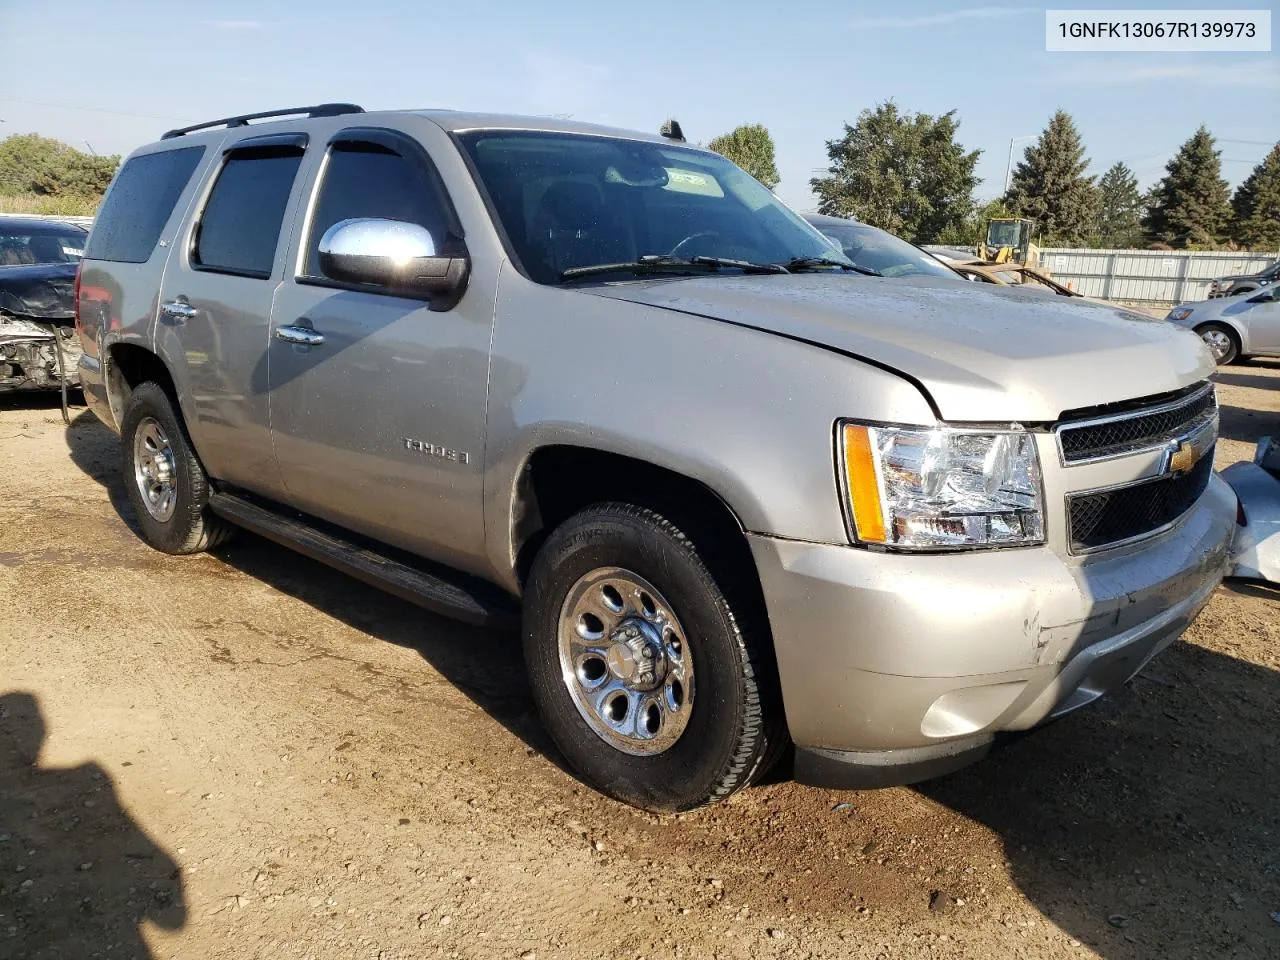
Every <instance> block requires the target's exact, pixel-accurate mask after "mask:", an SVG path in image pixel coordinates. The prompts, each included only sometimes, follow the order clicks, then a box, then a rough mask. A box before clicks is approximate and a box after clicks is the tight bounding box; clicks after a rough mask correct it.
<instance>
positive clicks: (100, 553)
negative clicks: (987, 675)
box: [0, 361, 1280, 960]
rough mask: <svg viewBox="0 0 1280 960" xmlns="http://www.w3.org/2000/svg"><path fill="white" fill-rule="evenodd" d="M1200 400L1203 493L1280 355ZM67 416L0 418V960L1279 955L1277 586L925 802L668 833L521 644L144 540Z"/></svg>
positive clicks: (258, 543) (279, 561)
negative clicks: (539, 689) (548, 705)
mask: <svg viewBox="0 0 1280 960" xmlns="http://www.w3.org/2000/svg"><path fill="white" fill-rule="evenodd" d="M1219 380H1220V383H1221V401H1222V405H1223V434H1224V439H1223V441H1222V442H1221V444H1220V447H1219V452H1218V459H1219V466H1222V465H1224V464H1226V463H1229V462H1231V461H1233V460H1236V459H1240V458H1242V457H1246V456H1249V455H1250V454H1251V442H1252V441H1253V440H1254V438H1255V437H1257V436H1258V435H1260V434H1263V433H1268V432H1270V433H1277V434H1280V362H1277V361H1255V362H1254V363H1252V364H1250V365H1247V366H1237V367H1231V368H1229V369H1228V370H1227V371H1225V372H1223V373H1222V374H1220V376H1219ZM73 414H74V419H73V423H72V425H71V426H70V427H69V428H67V427H64V425H63V424H62V422H61V419H60V417H59V415H58V411H57V407H56V403H55V401H53V400H48V401H39V402H36V401H33V400H31V399H30V398H27V399H23V400H15V399H14V398H7V399H0V958H5V960H8V958H14V960H18V958H21V960H37V958H40V960H43V958H58V960H81V958H88V957H104V958H112V957H130V958H132V957H139V958H144V957H151V956H154V957H156V958H163V957H177V958H190V960H210V958H257V957H263V958H272V960H275V958H293V957H305V958H316V960H322V958H323V960H328V958H341V960H349V958H368V960H376V958H381V960H408V958H417V957H458V958H489V957H494V958H512V960H514V958H524V960H531V958H535V957H536V958H540V960H551V958H597V957H600V958H619V960H635V958H640V957H643V958H648V960H657V958H695V957H696V958H701V957H707V958H712V957H719V958H744V957H766V958H772V957H788V958H792V957H797V958H798V957H849V958H868V960H869V958H941V957H965V958H977V957H990V958H1006V957H1025V958H1049V957H1104V958H1107V960H1121V958H1155V957H1160V958H1173V957H1198V958H1205V960H1210V958H1226V957H1232V958H1247V957H1258V958H1261V957H1270V958H1275V957H1280V919H1276V918H1280V592H1277V591H1275V590H1271V589H1269V588H1265V587H1261V586H1253V585H1245V584H1229V585H1227V586H1224V587H1223V588H1221V589H1220V590H1219V591H1218V593H1217V595H1216V596H1215V597H1214V598H1213V600H1212V602H1211V604H1210V605H1209V606H1208V607H1207V608H1206V610H1205V612H1204V613H1203V614H1202V615H1201V617H1200V618H1199V620H1198V621H1197V622H1196V623H1195V624H1194V625H1193V626H1192V628H1191V630H1190V631H1189V633H1188V634H1187V637H1186V641H1185V642H1182V643H1179V644H1177V645H1175V647H1173V648H1171V649H1170V650H1169V651H1168V652H1167V653H1165V654H1164V655H1162V656H1161V657H1160V659H1158V660H1157V661H1156V662H1155V663H1154V664H1152V666H1151V667H1150V668H1149V669H1148V671H1147V672H1146V673H1145V674H1144V675H1143V676H1142V677H1141V678H1139V679H1138V680H1136V681H1134V682H1133V683H1131V684H1130V685H1129V687H1128V688H1126V689H1125V690H1124V691H1123V692H1121V693H1119V694H1117V695H1116V696H1114V697H1111V698H1108V699H1107V700H1104V701H1102V702H1100V703H1099V704H1096V705H1094V706H1093V707H1091V708H1090V709H1088V710H1087V711H1084V712H1081V713H1077V714H1075V715H1073V716H1072V717H1070V718H1068V719H1067V720H1064V721H1063V722H1061V723H1058V724H1056V725H1054V726H1052V727H1050V728H1048V729H1045V730H1043V731H1041V732H1039V733H1037V734H1036V735H1034V736H1032V737H1029V738H1027V739H1024V740H1022V741H1019V742H1018V743H1017V744H1015V745H1013V746H1012V747H1010V748H1008V749H1007V750H1005V751H1003V752H1001V753H999V754H997V755H996V756H995V757H993V758H991V759H989V760H987V761H984V762H983V763H981V764H979V765H977V766H975V767H972V768H970V769H968V770H966V771H963V772H961V773H959V774H956V775H953V776H951V777H949V778H947V779H944V780H942V781H938V782H933V783H929V784H925V785H921V786H919V787H916V788H902V789H892V790H882V791H874V792H864V793H852V792H848V793H840V792H833V791H827V790H817V789H811V788H805V787H800V786H797V785H795V784H792V783H787V782H778V783H773V784H769V785H766V786H762V787H757V788H755V789H752V790H749V791H746V792H744V793H742V794H739V795H737V796H736V797H734V798H733V799H731V800H730V801H729V802H727V803H725V804H723V805H720V806H717V807H713V808H710V809H706V810H702V811H698V812H695V813H691V814H688V815H682V816H673V817H656V816H650V815H646V814H642V813H638V812H636V811H635V810H632V809H629V808H626V807H623V806H621V805H619V804H616V803H613V802H611V801H609V800H606V799H603V798H602V797H600V796H598V795H596V794H594V793H593V792H592V791H591V790H589V789H587V788H586V787H584V786H582V785H581V784H580V783H578V782H577V781H576V780H575V779H574V778H573V776H571V775H570V774H569V773H567V772H566V771H565V770H563V769H562V768H561V766H560V765H559V762H558V760H557V758H556V756H555V752H554V750H553V748H552V747H551V746H550V744H549V742H548V740H547V738H546V737H545V736H544V735H543V733H542V732H541V730H540V729H539V727H538V724H537V722H536V720H535V718H534V716H533V713H532V710H531V702H530V698H529V693H528V689H527V687H526V685H525V682H524V679H523V673H522V668H521V662H520V656H519V650H518V644H517V642H516V640H515V638H514V637H513V636H510V635H504V634H497V633H489V632H484V631H480V630H476V629H471V628H468V627H463V626H459V625H457V624H455V623H452V622H450V621H446V620H442V619H438V618H436V617H433V616H430V615H428V614H426V613H424V612H422V611H421V610H418V609H417V608H415V607H412V606H409V605H407V604H405V603H401V602H399V601H397V600H395V599H393V598H390V597H388V596H385V595H383V594H381V593H378V592H376V591H374V590H372V589H370V588H367V587H365V586H362V585H361V584H359V583H356V582H355V581H353V580H350V579H347V578H345V577H343V576H341V575H339V574H336V573H333V572H331V571H329V570H327V569H326V568H324V567H322V566H319V565H318V564H315V563H312V562H310V561H308V560H305V559H303V558H301V557H298V556H296V555H293V554H291V553H289V552H287V551H285V550H282V549H280V548H277V547H275V546H272V545H270V544H268V543H266V542H265V541H262V540H259V539H257V538H255V537H251V536H247V535H246V536H244V537H242V538H241V539H239V540H238V541H237V542H236V543H235V544H233V545H230V546H228V547H226V548H225V549H221V550H219V551H218V553H217V554H216V555H214V556H202V557H194V558H189V559H176V558H172V557H167V556H163V555H161V554H159V553H156V552H154V551H152V550H150V549H149V548H147V547H146V546H144V545H143V544H142V543H141V542H140V541H139V539H138V537H137V536H136V535H135V533H134V532H133V529H132V527H131V517H130V514H129V511H128V507H127V505H126V503H125V500H124V497H123V491H122V488H121V484H120V477H119V469H118V466H117V463H118V456H119V452H118V444H117V441H116V439H115V438H114V436H113V435H112V434H110V433H109V432H108V431H107V430H106V429H104V428H103V427H102V426H101V425H100V424H99V423H98V422H97V421H96V420H95V419H94V418H93V416H92V415H90V414H88V413H87V412H85V411H83V410H78V411H73ZM1273 915H1275V917H1273Z"/></svg>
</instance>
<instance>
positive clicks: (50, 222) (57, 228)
mask: <svg viewBox="0 0 1280 960" xmlns="http://www.w3.org/2000/svg"><path fill="white" fill-rule="evenodd" d="M77 230H78V231H79V232H81V233H84V232H85V228H84V227H82V226H80V225H79V224H76V223H69V222H68V221H66V220H59V219H56V218H51V217H42V216H34V215H32V216H23V215H22V214H17V215H14V214H0V232H3V233H21V234H30V235H39V234H45V233H72V232H74V231H77Z"/></svg>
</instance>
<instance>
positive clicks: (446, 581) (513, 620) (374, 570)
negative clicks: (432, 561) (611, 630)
mask: <svg viewBox="0 0 1280 960" xmlns="http://www.w3.org/2000/svg"><path fill="white" fill-rule="evenodd" d="M209 508H210V509H211V510H212V511H213V512H214V513H216V514H217V515H218V516H220V517H222V518H224V519H226V520H229V521H231V522H232V523H234V524H235V525H236V526H238V527H244V528H245V529H246V530H251V531H252V532H254V533H256V534H258V535H259V536H262V537H266V538H267V539H268V540H273V541H275V542H276V543H278V544H280V545H281V546H285V547H288V548H289V549H291V550H296V551H297V552H298V553H301V554H302V555H303V556H306V557H310V558H311V559H312V560H318V561H320V562H321V563H323V564H325V565H327V566H330V567H333V568H334V569H337V570H341V571H342V572H343V573H346V574H349V575H350V576H352V577H355V578H356V579H357V580H361V581H363V582H364V583H367V584H369V585H371V586H374V587H378V588H379V589H381V590H385V591H386V592H387V593H390V594H394V595H395V596H397V597H400V598H401V599H402V600H408V601H409V602H410V603H414V604H417V605H418V606H420V607H423V608H424V609H427V610H430V611H431V612H432V613H438V614H441V615H443V616H446V617H452V618H454V619H455V620H462V621H465V622H466V623H473V624H476V625H478V626H482V627H499V628H511V627H514V626H516V625H518V624H519V622H520V608H519V604H518V601H516V600H515V598H513V597H511V596H510V595H509V594H506V593H504V592H503V591H502V590H500V589H499V588H498V587H495V586H493V585H492V584H489V583H486V582H485V581H483V580H479V579H477V578H475V577H470V576H467V575H466V574H464V573H457V572H455V571H450V570H447V568H440V567H436V568H435V570H432V571H428V570H426V569H421V568H419V567H417V566H411V565H410V564H408V563H402V562H401V561H399V560H393V559H391V558H390V557H387V556H384V555H383V554H381V553H378V552H376V551H375V550H372V549H370V548H368V547H365V546H361V545H359V544H357V543H353V542H351V541H349V540H346V539H343V538H342V537H340V536H338V535H336V534H331V533H327V532H325V531H324V530H321V529H320V528H319V527H318V526H313V525H312V524H309V523H307V522H306V521H305V520H302V519H293V518H291V517H288V516H285V515H284V514H282V513H279V512H277V511H275V510H272V509H269V508H268V507H265V506H261V505H259V503H257V502H255V501H251V500H248V499H246V498H244V497H238V496H235V495H233V494H230V493H223V492H215V493H212V494H210V496H209ZM424 563H425V561H424Z"/></svg>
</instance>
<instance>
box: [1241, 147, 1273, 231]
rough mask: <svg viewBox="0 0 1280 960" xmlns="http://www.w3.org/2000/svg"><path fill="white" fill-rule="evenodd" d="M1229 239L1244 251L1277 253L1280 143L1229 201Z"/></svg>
mask: <svg viewBox="0 0 1280 960" xmlns="http://www.w3.org/2000/svg"><path fill="white" fill-rule="evenodd" d="M1231 207H1232V210H1233V212H1234V216H1233V217H1232V221H1231V239H1233V240H1234V241H1235V242H1236V243H1238V244H1239V245H1240V246H1241V247H1243V248H1245V249H1246V250H1264V251H1268V252H1269V251H1272V250H1276V249H1280V143H1277V144H1276V145H1275V146H1274V147H1272V148H1271V152H1270V153H1268V154H1267V155H1266V157H1264V158H1263V160H1262V162H1261V163H1260V164H1258V165H1257V166H1256V167H1254V168H1253V172H1252V173H1250V174H1249V176H1248V177H1246V178H1245V181H1244V183H1242V184H1240V186H1239V187H1237V188H1236V193H1235V196H1234V197H1232V198H1231Z"/></svg>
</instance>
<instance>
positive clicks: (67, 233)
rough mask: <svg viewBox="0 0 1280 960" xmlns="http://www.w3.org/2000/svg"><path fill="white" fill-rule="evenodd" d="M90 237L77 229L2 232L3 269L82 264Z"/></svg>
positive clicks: (1, 263)
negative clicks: (80, 262) (36, 265)
mask: <svg viewBox="0 0 1280 960" xmlns="http://www.w3.org/2000/svg"><path fill="white" fill-rule="evenodd" d="M86 236H88V234H86V233H85V232H84V231H83V230H80V229H77V228H76V227H57V228H50V227H47V226H44V225H41V226H38V227H37V226H35V225H33V226H31V227H23V228H19V229H7V228H0V267H21V266H28V265H31V264H37V263H78V262H79V261H80V258H81V257H83V256H84V241H85V237H86Z"/></svg>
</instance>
